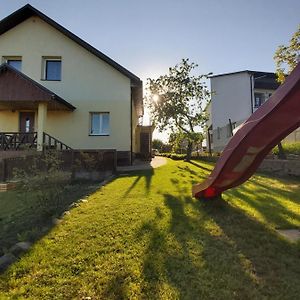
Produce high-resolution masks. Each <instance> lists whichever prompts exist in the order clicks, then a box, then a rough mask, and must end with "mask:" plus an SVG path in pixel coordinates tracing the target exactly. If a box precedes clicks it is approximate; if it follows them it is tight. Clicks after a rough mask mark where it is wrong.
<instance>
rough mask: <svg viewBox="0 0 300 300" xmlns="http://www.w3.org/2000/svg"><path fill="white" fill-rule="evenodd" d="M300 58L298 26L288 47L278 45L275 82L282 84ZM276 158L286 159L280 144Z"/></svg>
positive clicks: (299, 29)
mask: <svg viewBox="0 0 300 300" xmlns="http://www.w3.org/2000/svg"><path fill="white" fill-rule="evenodd" d="M299 56H300V25H299V26H298V30H297V31H296V32H295V33H294V34H293V36H292V38H291V39H290V43H289V45H287V46H285V45H280V46H279V47H278V48H277V50H276V52H275V55H274V60H275V63H276V74H277V80H278V81H279V82H280V83H283V82H284V80H285V74H290V73H291V72H292V71H293V69H294V68H295V67H296V65H297V63H298V62H299ZM278 157H279V158H281V159H286V155H285V152H284V149H283V147H282V144H281V143H279V144H278Z"/></svg>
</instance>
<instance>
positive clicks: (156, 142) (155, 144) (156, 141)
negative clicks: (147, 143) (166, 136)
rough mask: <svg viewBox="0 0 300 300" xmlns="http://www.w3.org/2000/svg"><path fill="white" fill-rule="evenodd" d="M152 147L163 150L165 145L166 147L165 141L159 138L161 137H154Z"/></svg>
mask: <svg viewBox="0 0 300 300" xmlns="http://www.w3.org/2000/svg"><path fill="white" fill-rule="evenodd" d="M152 147H153V148H154V149H157V150H159V151H162V149H163V147H164V142H163V141H161V140H159V139H154V140H153V141H152Z"/></svg>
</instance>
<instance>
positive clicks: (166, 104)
mask: <svg viewBox="0 0 300 300" xmlns="http://www.w3.org/2000/svg"><path fill="white" fill-rule="evenodd" d="M196 67H197V64H195V63H193V62H192V63H190V62H189V59H183V60H182V61H181V62H180V63H179V64H177V65H176V66H175V67H170V68H169V73H168V74H166V75H162V76H160V77H158V78H157V79H151V78H149V79H148V82H147V89H148V97H147V102H148V106H149V108H150V111H151V116H152V120H153V121H154V124H155V126H156V127H157V128H158V129H159V131H163V130H165V129H167V128H168V129H171V130H172V131H173V132H182V133H184V135H185V136H186V138H187V141H188V147H187V160H190V158H191V153H192V149H193V143H194V142H195V141H196V140H197V139H198V136H199V135H198V132H196V131H197V129H199V127H201V126H203V125H204V124H205V121H206V120H207V116H206V113H205V111H204V110H203V107H204V105H205V103H206V102H207V101H209V99H210V96H211V93H210V92H209V90H208V88H207V85H206V83H205V80H206V79H207V78H208V76H209V75H210V74H205V75H199V76H194V75H193V74H192V73H193V71H194V69H195V68H196Z"/></svg>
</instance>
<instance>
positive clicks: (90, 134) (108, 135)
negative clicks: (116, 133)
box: [89, 134, 110, 136]
mask: <svg viewBox="0 0 300 300" xmlns="http://www.w3.org/2000/svg"><path fill="white" fill-rule="evenodd" d="M89 136H110V134H89Z"/></svg>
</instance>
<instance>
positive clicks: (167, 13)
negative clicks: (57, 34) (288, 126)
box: [0, 0, 300, 82]
mask: <svg viewBox="0 0 300 300" xmlns="http://www.w3.org/2000/svg"><path fill="white" fill-rule="evenodd" d="M26 3H30V4H31V5H33V6H35V7H36V8H37V9H39V10H41V11H42V12H44V13H45V14H46V15H48V16H49V17H50V18H52V19H54V20H55V21H57V22H58V23H60V24H61V25H62V26H64V27H66V28H67V29H69V30H70V31H72V32H73V33H75V34H76V35H78V36H79V37H81V38H82V39H84V40H85V41H87V42H88V43H90V44H91V45H93V46H94V47H96V48H97V49H99V50H100V51H102V52H103V53H105V54H106V55H108V56H109V57H111V58H112V59H114V60H116V61H117V62H118V63H120V64H121V65H123V66H124V67H126V68H127V69H129V70H130V71H132V72H133V73H135V74H136V75H137V76H139V77H140V78H141V79H142V80H143V81H144V82H145V81H146V78H148V77H151V78H154V77H158V76H159V75H160V74H164V73H166V72H167V70H168V67H169V66H173V65H175V64H176V63H178V62H179V61H180V60H181V58H190V59H191V60H192V61H194V62H196V63H198V64H199V73H208V72H213V73H214V74H218V73H226V72H233V71H238V70H244V69H250V70H260V71H270V72H272V71H274V61H273V55H274V52H275V50H276V48H277V47H278V45H280V44H286V43H287V42H288V41H289V39H290V37H291V35H292V34H293V33H294V32H295V31H296V29H297V26H298V24H299V23H300V1H299V0H284V1H283V0H251V1H250V0H206V1H202V0H109V1H108V0H106V1H103V0H85V1H84V0H63V1H62V0H32V1H30V0H29V1H28V0H27V1H23V0H1V1H0V18H1V19H2V18H3V17H5V16H7V15H9V14H10V13H12V12H13V11H15V10H16V9H18V8H20V7H21V6H23V5H25V4H26Z"/></svg>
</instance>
